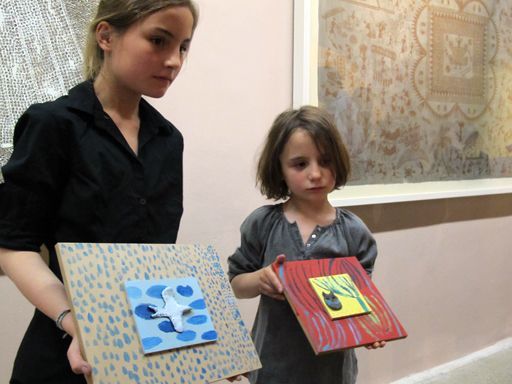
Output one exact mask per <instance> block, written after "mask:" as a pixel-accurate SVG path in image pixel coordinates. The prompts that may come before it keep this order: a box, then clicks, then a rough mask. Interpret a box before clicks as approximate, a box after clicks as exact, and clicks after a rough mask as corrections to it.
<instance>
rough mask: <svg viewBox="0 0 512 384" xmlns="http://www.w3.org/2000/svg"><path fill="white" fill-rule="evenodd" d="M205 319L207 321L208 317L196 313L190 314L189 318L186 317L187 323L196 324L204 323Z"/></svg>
mask: <svg viewBox="0 0 512 384" xmlns="http://www.w3.org/2000/svg"><path fill="white" fill-rule="evenodd" d="M207 321H208V318H207V317H206V316H205V315H197V316H192V317H191V318H190V319H188V320H187V323H189V324H194V325H198V324H204V323H206V322H207Z"/></svg>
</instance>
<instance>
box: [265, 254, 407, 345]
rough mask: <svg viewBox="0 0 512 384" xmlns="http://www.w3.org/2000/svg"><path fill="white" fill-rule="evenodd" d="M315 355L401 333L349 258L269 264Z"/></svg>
mask: <svg viewBox="0 0 512 384" xmlns="http://www.w3.org/2000/svg"><path fill="white" fill-rule="evenodd" d="M272 267H273V269H274V271H275V272H276V274H277V275H278V277H279V279H280V281H281V283H282V284H283V288H284V294H285V296H286V299H287V300H288V302H289V303H290V306H291V307H292V309H293V311H294V312H295V315H296V316H297V320H298V321H299V323H300V325H301V327H302V329H303V330H304V333H305V334H306V337H307V339H308V340H309V343H310V344H311V347H312V348H313V350H314V352H315V354H322V353H326V352H333V351H338V350H343V349H347V348H354V347H359V346H363V345H369V344H373V343H374V342H376V341H383V340H387V341H389V340H395V339H401V338H404V337H406V336H407V333H406V331H405V329H404V328H403V326H402V324H400V321H399V320H398V318H397V317H396V315H395V314H394V313H393V311H392V310H391V308H390V307H389V305H388V304H387V303H386V301H385V300H384V298H383V297H382V295H381V294H380V292H379V291H378V289H377V287H376V286H375V285H374V284H373V282H372V281H371V279H370V277H369V276H368V275H367V274H366V271H365V270H364V269H363V268H362V267H361V264H359V261H358V260H357V258H355V257H339V258H332V259H313V260H304V261H285V262H284V263H282V264H277V263H274V264H273V265H272Z"/></svg>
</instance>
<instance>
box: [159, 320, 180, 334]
mask: <svg viewBox="0 0 512 384" xmlns="http://www.w3.org/2000/svg"><path fill="white" fill-rule="evenodd" d="M158 328H159V329H160V330H161V331H162V332H167V333H170V332H176V329H174V326H173V325H172V323H171V322H170V321H162V322H161V323H160V324H158Z"/></svg>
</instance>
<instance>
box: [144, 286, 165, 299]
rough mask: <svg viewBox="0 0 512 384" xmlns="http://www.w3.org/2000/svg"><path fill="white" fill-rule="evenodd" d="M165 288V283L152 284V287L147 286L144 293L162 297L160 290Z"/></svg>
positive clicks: (158, 297)
mask: <svg viewBox="0 0 512 384" xmlns="http://www.w3.org/2000/svg"><path fill="white" fill-rule="evenodd" d="M165 288H166V286H165V285H153V286H152V287H149V288H148V290H147V291H146V295H148V296H149V297H155V298H157V299H161V298H162V291H163V290H164V289H165Z"/></svg>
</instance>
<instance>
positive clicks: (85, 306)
mask: <svg viewBox="0 0 512 384" xmlns="http://www.w3.org/2000/svg"><path fill="white" fill-rule="evenodd" d="M56 248H57V254H58V258H59V264H60V266H61V270H62V275H63V279H64V284H65V286H66V290H67V293H68V296H69V297H70V299H71V303H72V308H71V309H72V312H73V315H74V319H75V323H76V325H77V328H78V330H79V338H80V343H81V347H82V350H83V352H84V354H85V357H86V359H87V361H89V363H91V365H92V367H93V374H92V378H93V382H94V384H107V383H108V384H116V383H119V384H121V383H128V382H129V383H144V384H149V383H170V384H178V383H179V384H196V383H210V382H214V381H217V380H221V379H223V378H227V377H231V376H235V375H237V374H241V373H244V372H247V371H251V370H255V369H259V368H260V367H261V364H260V362H259V359H258V356H257V353H256V350H255V348H254V345H253V343H252V340H251V338H250V335H249V333H248V331H247V329H246V327H245V324H244V323H243V321H242V318H241V316H240V312H239V310H238V308H237V306H236V301H235V297H234V295H233V291H232V290H231V286H230V284H229V281H228V279H227V276H226V274H225V272H224V271H223V269H222V266H221V264H220V262H219V257H218V255H217V254H216V252H215V250H214V249H213V248H212V247H203V246H198V245H190V246H188V245H163V244H158V245H156V244H147V245H144V244H96V243H60V244H57V247H56ZM176 316H177V317H176ZM139 320H140V322H141V324H142V325H140V324H137V321H139ZM144 327H145V328H144ZM177 328H179V331H178V329H177ZM141 329H145V331H143V332H139V330H141ZM144 332H145V333H144Z"/></svg>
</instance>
